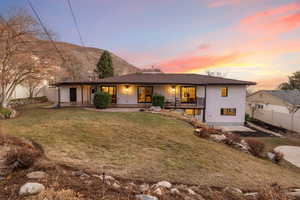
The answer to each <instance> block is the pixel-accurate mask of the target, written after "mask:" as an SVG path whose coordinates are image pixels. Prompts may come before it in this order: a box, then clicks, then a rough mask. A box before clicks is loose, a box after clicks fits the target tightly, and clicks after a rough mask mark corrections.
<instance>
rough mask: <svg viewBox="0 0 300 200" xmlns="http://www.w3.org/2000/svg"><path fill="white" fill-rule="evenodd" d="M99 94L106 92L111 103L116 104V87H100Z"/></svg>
mask: <svg viewBox="0 0 300 200" xmlns="http://www.w3.org/2000/svg"><path fill="white" fill-rule="evenodd" d="M100 91H101V92H106V93H108V94H110V95H111V103H117V87H116V86H107V85H102V86H100Z"/></svg>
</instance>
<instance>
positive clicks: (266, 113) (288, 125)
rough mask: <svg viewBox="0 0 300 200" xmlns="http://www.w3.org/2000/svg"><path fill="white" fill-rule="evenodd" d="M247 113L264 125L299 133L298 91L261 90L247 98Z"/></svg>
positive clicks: (299, 101)
mask: <svg viewBox="0 0 300 200" xmlns="http://www.w3.org/2000/svg"><path fill="white" fill-rule="evenodd" d="M246 111H247V113H248V114H249V115H250V116H251V117H253V118H255V119H258V120H261V121H263V122H265V123H268V124H271V125H274V126H277V127H282V128H285V129H288V130H292V131H296V132H300V91H299V90H261V91H258V92H255V93H253V94H251V95H249V96H248V97H247V108H246Z"/></svg>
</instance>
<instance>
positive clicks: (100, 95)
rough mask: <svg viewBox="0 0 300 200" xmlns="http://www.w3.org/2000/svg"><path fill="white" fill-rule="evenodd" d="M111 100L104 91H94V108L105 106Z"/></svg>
mask: <svg viewBox="0 0 300 200" xmlns="http://www.w3.org/2000/svg"><path fill="white" fill-rule="evenodd" d="M110 101H111V95H110V94H108V93H106V92H100V91H98V92H96V93H95V96H94V105H95V106H96V108H101V109H104V108H107V106H108V105H109V103H110Z"/></svg>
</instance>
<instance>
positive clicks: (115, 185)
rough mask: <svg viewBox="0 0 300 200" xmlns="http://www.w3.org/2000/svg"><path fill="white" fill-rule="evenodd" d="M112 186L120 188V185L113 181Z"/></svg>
mask: <svg viewBox="0 0 300 200" xmlns="http://www.w3.org/2000/svg"><path fill="white" fill-rule="evenodd" d="M112 187H113V188H114V189H120V187H121V186H120V185H119V184H118V183H114V184H113V185H112Z"/></svg>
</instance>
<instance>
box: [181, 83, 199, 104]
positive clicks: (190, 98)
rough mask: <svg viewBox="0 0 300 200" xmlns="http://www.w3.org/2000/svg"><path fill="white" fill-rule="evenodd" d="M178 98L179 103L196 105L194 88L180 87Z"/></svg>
mask: <svg viewBox="0 0 300 200" xmlns="http://www.w3.org/2000/svg"><path fill="white" fill-rule="evenodd" d="M180 97H181V103H196V87H194V86H181V88H180Z"/></svg>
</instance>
